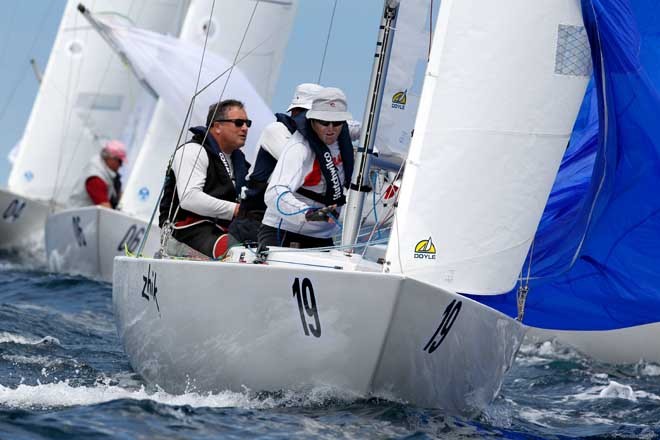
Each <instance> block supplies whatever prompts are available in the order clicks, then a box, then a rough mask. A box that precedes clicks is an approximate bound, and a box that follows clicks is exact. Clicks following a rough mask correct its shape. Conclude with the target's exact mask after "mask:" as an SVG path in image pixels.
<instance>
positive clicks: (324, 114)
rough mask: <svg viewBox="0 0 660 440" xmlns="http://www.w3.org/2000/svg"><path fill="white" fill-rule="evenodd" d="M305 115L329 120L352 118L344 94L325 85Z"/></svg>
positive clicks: (308, 117) (310, 117)
mask: <svg viewBox="0 0 660 440" xmlns="http://www.w3.org/2000/svg"><path fill="white" fill-rule="evenodd" d="M306 117H307V119H318V120H320V121H331V122H332V121H348V120H349V119H353V115H351V114H350V113H349V112H348V104H346V95H344V92H342V91H341V89H338V88H336V87H326V88H324V89H323V90H321V91H320V92H319V93H318V94H317V95H316V98H314V101H312V107H311V108H310V109H309V111H308V112H307V115H306Z"/></svg>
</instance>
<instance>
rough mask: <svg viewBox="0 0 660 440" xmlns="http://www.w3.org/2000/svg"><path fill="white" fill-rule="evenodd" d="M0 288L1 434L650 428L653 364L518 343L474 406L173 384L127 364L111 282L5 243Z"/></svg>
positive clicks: (656, 423)
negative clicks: (442, 407) (12, 250)
mask: <svg viewBox="0 0 660 440" xmlns="http://www.w3.org/2000/svg"><path fill="white" fill-rule="evenodd" d="M0 286H2V287H1V289H0V439H41V438H58V439H59V438H62V439H82V438H85V439H86V438H94V439H97V438H107V439H115V438H117V439H134V438H141V439H179V438H180V439H193V438H198V439H207V438H208V439H212V438H213V439H216V438H229V439H239V438H277V439H289V438H309V439H317V438H328V439H330V438H346V439H352V438H354V439H363V438H392V439H426V438H456V439H496V438H511V439H535V438H634V439H638V438H643V439H653V438H660V366H658V365H656V364H651V363H643V362H640V363H638V364H636V365H625V366H617V365H608V364H602V363H598V362H595V361H593V360H590V359H588V358H585V357H584V356H582V355H580V354H579V353H577V352H575V351H573V350H571V349H570V348H568V347H563V346H561V345H558V344H556V343H554V342H544V343H536V344H526V345H523V347H522V349H521V351H520V353H519V355H518V357H517V359H516V362H515V364H514V366H513V368H512V370H511V371H510V373H509V375H508V378H507V380H506V382H505V383H504V386H503V387H502V390H501V393H500V395H499V397H498V398H497V399H496V400H495V401H494V402H493V403H492V404H491V405H490V406H489V407H488V408H487V409H486V410H485V411H484V412H483V413H481V414H479V415H478V416H475V417H474V418H460V417H455V416H451V415H447V414H444V413H443V412H441V411H438V410H434V409H425V408H418V407H415V406H411V405H408V404H405V403H403V402H393V401H385V400H379V399H374V398H367V397H364V396H355V395H342V394H338V393H337V392H336V391H335V392H331V391H329V390H324V389H316V390H313V391H310V392H308V393H305V394H297V393H291V392H285V391H283V392H280V393H268V394H265V393H256V394H255V393H252V392H249V391H247V390H246V391H245V392H243V393H236V392H229V391H227V392H223V393H219V394H209V395H206V394H205V395H200V394H195V393H190V394H184V395H171V394H168V393H165V392H163V391H161V390H159V389H158V388H157V387H154V386H152V385H149V384H146V383H145V382H144V381H143V380H142V379H141V378H140V377H139V376H138V375H136V374H135V373H134V372H133V371H132V370H131V367H130V365H129V362H128V359H127V358H126V356H125V354H124V353H123V351H122V348H121V345H120V343H119V340H118V338H117V335H116V331H115V326H114V320H113V316H112V301H111V296H112V290H111V287H110V285H109V284H105V283H100V282H96V281H92V280H88V279H85V278H83V277H77V276H68V275H61V274H53V273H49V272H47V271H46V270H45V268H43V267H40V266H38V265H37V266H29V265H25V264H19V263H16V262H15V258H14V256H10V255H6V254H5V255H0ZM655 343H657V341H656V342H655Z"/></svg>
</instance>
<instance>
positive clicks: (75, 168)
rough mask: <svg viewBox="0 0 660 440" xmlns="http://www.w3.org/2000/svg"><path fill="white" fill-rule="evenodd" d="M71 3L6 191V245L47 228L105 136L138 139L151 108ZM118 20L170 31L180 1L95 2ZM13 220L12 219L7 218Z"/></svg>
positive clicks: (1, 236) (2, 228) (1, 196)
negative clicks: (48, 217) (47, 221)
mask: <svg viewBox="0 0 660 440" xmlns="http://www.w3.org/2000/svg"><path fill="white" fill-rule="evenodd" d="M76 5H77V2H75V1H69V2H68V3H67V6H66V8H65V12H64V16H63V19H62V22H61V24H60V28H59V31H58V35H57V38H56V40H55V43H54V46H53V51H52V53H51V56H50V58H49V61H48V65H47V67H46V70H45V72H44V77H43V81H42V84H41V88H40V91H39V94H38V96H37V99H36V101H35V104H34V107H33V109H32V113H31V115H30V119H29V121H28V123H27V126H26V129H25V134H24V136H23V138H22V140H21V147H20V149H19V152H18V155H17V157H16V160H15V162H14V166H13V168H12V171H11V174H10V176H9V183H8V191H2V192H1V193H0V207H2V210H3V211H4V213H5V215H6V217H7V218H5V219H4V220H5V221H2V222H0V246H2V247H5V246H7V245H12V244H19V245H22V244H23V242H24V240H23V239H24V238H27V237H30V236H33V235H35V234H36V235H37V236H39V235H40V234H42V233H43V227H44V223H45V219H46V215H47V214H48V212H49V211H50V210H52V209H56V208H58V207H61V206H64V205H65V204H66V201H67V199H68V197H69V195H70V193H71V189H72V186H73V185H74V183H75V182H76V181H77V179H78V178H79V173H80V172H81V170H82V169H83V167H84V165H85V164H86V163H87V161H88V160H89V159H90V157H92V155H94V154H98V151H99V150H100V148H101V146H102V141H103V140H104V139H105V140H107V139H112V138H123V139H124V140H126V141H129V140H131V139H132V138H133V137H138V136H139V133H137V132H136V131H134V130H132V128H133V127H136V126H139V120H140V119H141V118H143V117H145V116H147V115H149V111H148V110H146V111H145V110H144V108H143V109H141V111H140V112H138V113H135V112H134V110H135V109H136V107H137V106H138V104H140V103H144V92H143V90H142V88H141V87H140V86H139V85H138V83H137V80H135V79H134V78H133V77H132V75H131V73H130V72H129V71H128V69H126V68H125V66H123V65H122V63H121V62H120V61H119V60H118V58H117V57H116V55H115V54H114V53H112V51H111V50H110V49H109V48H108V47H107V45H106V44H105V42H104V41H102V39H101V38H100V37H99V36H98V35H96V33H95V32H94V31H93V30H92V29H91V28H90V27H89V26H87V25H86V23H85V22H84V19H83V18H82V17H81V16H80V14H79V13H78V12H77V10H76ZM95 5H96V7H97V8H98V10H99V11H103V12H104V13H105V14H107V15H108V16H111V17H113V19H114V20H118V21H124V22H126V21H128V22H132V23H136V24H138V25H140V26H143V27H145V28H148V29H153V30H157V31H161V32H170V31H171V30H172V29H174V28H175V27H176V26H177V25H178V23H177V21H176V17H177V11H178V9H179V5H178V4H175V3H166V2H160V1H150V0H141V1H137V2H136V1H128V0H120V1H104V0H98V1H97V2H96V3H95ZM8 220H11V221H8ZM69 226H70V227H69V230H71V229H72V228H71V225H69Z"/></svg>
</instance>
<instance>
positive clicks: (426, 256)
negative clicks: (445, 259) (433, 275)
mask: <svg viewBox="0 0 660 440" xmlns="http://www.w3.org/2000/svg"><path fill="white" fill-rule="evenodd" d="M414 257H415V258H418V259H420V260H435V245H434V244H433V240H431V237H429V238H428V240H422V241H420V242H418V243H417V244H416V245H415V254H414Z"/></svg>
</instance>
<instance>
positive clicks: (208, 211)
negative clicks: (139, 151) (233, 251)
mask: <svg viewBox="0 0 660 440" xmlns="http://www.w3.org/2000/svg"><path fill="white" fill-rule="evenodd" d="M250 125H252V121H251V120H249V119H248V117H247V113H246V111H245V106H244V105H243V103H242V102H240V101H237V100H234V99H227V100H224V101H221V102H219V103H217V104H213V105H211V106H210V107H209V111H208V115H207V118H206V127H192V128H191V129H190V131H191V132H192V133H193V138H192V141H191V142H189V143H186V144H184V145H182V146H181V147H179V148H177V151H176V153H175V154H174V161H173V162H172V168H171V169H169V170H168V172H167V177H166V179H165V189H164V192H163V198H162V199H161V203H160V219H159V224H160V226H161V228H163V225H165V224H166V222H169V224H170V226H171V227H172V237H174V238H175V239H176V240H177V241H179V242H182V243H184V244H186V245H188V246H190V247H191V248H193V249H195V250H196V251H198V252H200V253H202V254H204V255H206V256H208V257H211V258H220V257H222V256H223V255H224V254H225V253H226V251H227V246H228V240H229V236H228V235H227V233H226V232H227V228H228V226H229V224H230V222H231V221H232V219H233V218H234V217H235V216H236V214H237V213H238V206H239V205H238V202H239V194H240V188H242V187H243V186H244V185H245V179H246V176H247V173H248V169H249V168H250V164H249V163H248V162H247V161H246V160H245V155H244V154H243V152H242V151H241V150H240V148H241V147H243V145H245V140H246V138H247V134H248V129H249V127H250Z"/></svg>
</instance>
